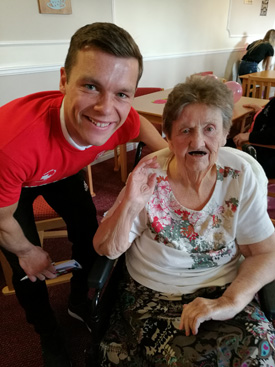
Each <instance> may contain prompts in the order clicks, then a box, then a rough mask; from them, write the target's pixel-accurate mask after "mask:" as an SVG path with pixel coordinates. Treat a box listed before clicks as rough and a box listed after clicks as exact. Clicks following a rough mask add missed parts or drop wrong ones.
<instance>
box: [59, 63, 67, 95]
mask: <svg viewBox="0 0 275 367" xmlns="http://www.w3.org/2000/svg"><path fill="white" fill-rule="evenodd" d="M66 84H67V74H66V71H65V68H64V67H62V68H61V69H60V80H59V90H60V92H61V93H63V94H64V95H65V94H66Z"/></svg>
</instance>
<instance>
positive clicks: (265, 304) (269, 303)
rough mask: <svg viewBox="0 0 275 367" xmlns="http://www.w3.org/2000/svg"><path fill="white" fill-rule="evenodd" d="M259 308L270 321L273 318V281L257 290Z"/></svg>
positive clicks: (274, 297)
mask: <svg viewBox="0 0 275 367" xmlns="http://www.w3.org/2000/svg"><path fill="white" fill-rule="evenodd" d="M259 298H260V304H261V309H262V310H263V312H264V313H265V315H266V317H267V318H268V319H269V320H270V321H272V320H275V281H273V282H271V283H269V284H266V285H265V286H264V287H263V288H262V289H261V290H260V291H259Z"/></svg>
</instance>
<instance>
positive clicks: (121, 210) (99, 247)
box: [93, 157, 158, 259]
mask: <svg viewBox="0 0 275 367" xmlns="http://www.w3.org/2000/svg"><path fill="white" fill-rule="evenodd" d="M157 167H158V163H157V160H156V157H154V158H150V159H148V158H146V157H145V158H144V159H143V160H141V161H140V162H139V164H138V165H137V166H136V168H135V169H134V170H133V172H132V173H131V174H130V176H129V178H128V181H127V184H126V187H125V188H124V190H123V192H122V193H121V194H120V195H119V197H118V199H117V201H116V202H115V204H114V206H113V207H112V208H111V209H110V211H109V212H108V215H107V216H106V218H104V220H103V221H102V222H101V224H100V225H99V228H98V230H97V232H96V234H95V236H94V239H93V244H94V248H95V250H96V252H97V253H98V254H99V255H105V256H108V257H109V258H112V259H115V258H117V257H119V256H120V255H121V254H122V253H124V252H125V251H126V250H127V249H128V248H129V247H130V243H129V233H130V230H131V227H132V224H133V221H134V219H135V218H136V216H137V215H138V214H139V212H140V211H141V210H142V209H143V208H144V206H145V204H146V203H147V201H148V200H149V198H150V196H151V195H152V193H153V191H154V187H155V180H156V174H150V172H149V170H150V169H152V168H157Z"/></svg>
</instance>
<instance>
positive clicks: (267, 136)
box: [233, 98, 275, 178]
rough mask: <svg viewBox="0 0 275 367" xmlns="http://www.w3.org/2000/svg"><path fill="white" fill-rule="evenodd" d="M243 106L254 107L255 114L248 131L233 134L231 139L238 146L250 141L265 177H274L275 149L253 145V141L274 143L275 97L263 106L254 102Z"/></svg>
mask: <svg viewBox="0 0 275 367" xmlns="http://www.w3.org/2000/svg"><path fill="white" fill-rule="evenodd" d="M244 107H249V108H252V109H254V111H255V116H254V119H253V122H252V124H251V127H250V129H249V131H248V132H247V133H240V134H237V135H235V136H234V138H233V141H234V143H235V145H236V146H239V147H241V146H243V145H244V144H246V143H248V142H249V143H251V144H252V146H253V147H254V149H255V150H256V153H257V160H258V162H259V163H260V164H261V166H262V167H263V169H264V171H265V173H266V175H267V177H268V178H275V149H270V148H264V147H258V146H256V145H253V143H256V144H264V145H275V98H272V99H271V100H270V102H268V104H267V105H266V106H265V107H264V108H261V107H259V106H257V105H255V104H252V105H251V104H248V105H244Z"/></svg>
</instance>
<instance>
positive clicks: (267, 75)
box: [240, 70, 275, 79]
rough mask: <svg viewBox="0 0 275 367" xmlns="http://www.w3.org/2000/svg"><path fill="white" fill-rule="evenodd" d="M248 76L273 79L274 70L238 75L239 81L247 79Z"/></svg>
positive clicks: (274, 75)
mask: <svg viewBox="0 0 275 367" xmlns="http://www.w3.org/2000/svg"><path fill="white" fill-rule="evenodd" d="M249 76H258V77H260V78H267V79H274V78H275V70H262V71H257V72H256V73H251V74H245V75H240V78H241V79H248V77H249Z"/></svg>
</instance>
